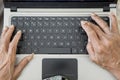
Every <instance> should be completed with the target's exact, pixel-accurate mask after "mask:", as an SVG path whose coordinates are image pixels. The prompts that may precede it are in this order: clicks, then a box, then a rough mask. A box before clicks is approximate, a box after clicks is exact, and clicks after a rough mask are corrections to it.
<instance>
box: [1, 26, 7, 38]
mask: <svg viewBox="0 0 120 80" xmlns="http://www.w3.org/2000/svg"><path fill="white" fill-rule="evenodd" d="M7 31H8V27H5V28H4V29H3V31H2V34H1V38H3V37H4V36H5V34H6V32H7Z"/></svg>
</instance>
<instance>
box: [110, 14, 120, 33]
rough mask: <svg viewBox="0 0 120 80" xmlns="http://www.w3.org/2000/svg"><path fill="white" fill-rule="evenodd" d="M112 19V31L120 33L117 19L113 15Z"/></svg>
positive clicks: (111, 15)
mask: <svg viewBox="0 0 120 80" xmlns="http://www.w3.org/2000/svg"><path fill="white" fill-rule="evenodd" d="M110 19H111V22H112V24H111V31H112V32H115V33H119V29H118V23H117V18H116V16H115V15H114V14H113V13H111V14H110Z"/></svg>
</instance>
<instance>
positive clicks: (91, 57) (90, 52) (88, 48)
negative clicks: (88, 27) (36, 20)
mask: <svg viewBox="0 0 120 80" xmlns="http://www.w3.org/2000/svg"><path fill="white" fill-rule="evenodd" d="M87 51H88V53H89V56H90V59H91V60H92V59H93V58H94V55H95V52H94V48H93V46H92V44H91V42H88V44H87Z"/></svg>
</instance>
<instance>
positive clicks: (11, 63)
mask: <svg viewBox="0 0 120 80" xmlns="http://www.w3.org/2000/svg"><path fill="white" fill-rule="evenodd" d="M13 31H14V26H10V27H9V28H7V27H6V28H5V29H4V30H3V32H2V34H1V37H0V80H16V79H17V78H18V77H19V75H20V73H21V72H22V70H23V68H24V67H25V66H26V65H27V64H28V63H29V61H30V60H31V59H32V58H33V54H31V55H29V56H27V57H25V58H24V59H23V60H22V61H21V62H20V63H19V64H18V65H15V61H16V49H17V44H18V41H19V39H20V37H21V31H18V32H17V34H16V35H15V36H14V38H13V40H12V41H11V42H10V39H11V36H12V33H13Z"/></svg>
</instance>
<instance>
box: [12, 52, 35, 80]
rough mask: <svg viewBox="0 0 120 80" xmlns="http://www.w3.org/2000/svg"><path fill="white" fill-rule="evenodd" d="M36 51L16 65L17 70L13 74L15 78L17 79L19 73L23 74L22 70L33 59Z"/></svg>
mask: <svg viewBox="0 0 120 80" xmlns="http://www.w3.org/2000/svg"><path fill="white" fill-rule="evenodd" d="M33 56H34V53H33V54H31V55H29V56H26V57H25V58H24V59H22V61H21V62H20V63H19V64H18V65H17V66H16V68H15V72H14V75H13V78H14V80H16V79H17V78H18V77H19V75H20V74H21V72H22V71H23V69H24V68H25V66H26V65H27V64H28V63H29V62H30V61H31V60H32V59H33Z"/></svg>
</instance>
